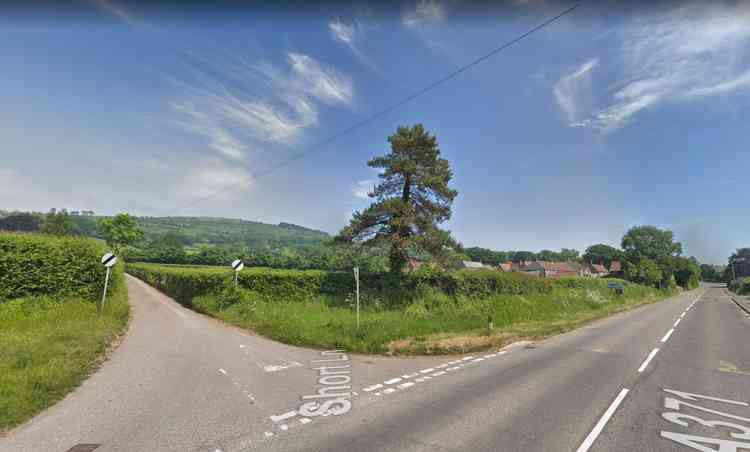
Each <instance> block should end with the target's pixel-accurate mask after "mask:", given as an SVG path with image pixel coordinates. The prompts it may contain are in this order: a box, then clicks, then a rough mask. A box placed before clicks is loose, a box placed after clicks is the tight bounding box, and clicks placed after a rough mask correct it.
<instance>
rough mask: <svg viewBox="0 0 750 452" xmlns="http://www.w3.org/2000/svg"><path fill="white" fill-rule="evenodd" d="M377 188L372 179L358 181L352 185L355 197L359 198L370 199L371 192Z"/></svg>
mask: <svg viewBox="0 0 750 452" xmlns="http://www.w3.org/2000/svg"><path fill="white" fill-rule="evenodd" d="M374 188H375V181H374V180H372V179H365V180H361V181H359V182H357V183H356V184H354V186H353V187H352V194H353V195H354V197H355V198H359V199H370V196H368V195H369V193H370V192H371V191H372V190H373V189H374Z"/></svg>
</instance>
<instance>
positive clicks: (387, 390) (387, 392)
mask: <svg viewBox="0 0 750 452" xmlns="http://www.w3.org/2000/svg"><path fill="white" fill-rule="evenodd" d="M394 392H396V390H395V389H393V388H386V389H384V390H383V393H385V394H392V393H394Z"/></svg>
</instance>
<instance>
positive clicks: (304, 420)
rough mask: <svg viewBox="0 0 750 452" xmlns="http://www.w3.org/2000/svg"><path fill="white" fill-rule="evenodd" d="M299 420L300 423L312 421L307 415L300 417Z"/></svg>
mask: <svg viewBox="0 0 750 452" xmlns="http://www.w3.org/2000/svg"><path fill="white" fill-rule="evenodd" d="M299 421H300V423H302V424H309V423H310V422H312V419H310V418H309V417H303V418H302V419H300V420H299Z"/></svg>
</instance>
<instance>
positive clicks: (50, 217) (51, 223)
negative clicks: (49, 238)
mask: <svg viewBox="0 0 750 452" xmlns="http://www.w3.org/2000/svg"><path fill="white" fill-rule="evenodd" d="M40 231H41V232H42V233H44V234H52V235H78V234H79V230H78V228H77V227H76V225H75V223H73V221H72V220H71V219H70V216H69V215H68V212H66V211H62V212H50V213H48V214H47V215H46V216H45V217H44V223H42V227H41V229H40Z"/></svg>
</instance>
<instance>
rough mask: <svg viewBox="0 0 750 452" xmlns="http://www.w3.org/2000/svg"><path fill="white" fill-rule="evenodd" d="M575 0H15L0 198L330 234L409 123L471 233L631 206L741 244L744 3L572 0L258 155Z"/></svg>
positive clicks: (700, 244)
mask: <svg viewBox="0 0 750 452" xmlns="http://www.w3.org/2000/svg"><path fill="white" fill-rule="evenodd" d="M191 5H192V4H191ZM568 6H569V4H565V3H555V2H534V1H528V2H523V1H516V2H509V3H508V4H507V5H504V6H496V7H492V8H490V7H488V6H486V5H484V4H482V5H479V4H472V3H467V2H459V1H437V0H429V1H428V0H418V1H416V2H405V3H399V4H396V3H387V4H385V5H383V4H380V5H378V6H369V5H367V4H366V3H361V4H354V5H344V4H341V3H330V4H324V5H322V6H319V7H315V8H313V7H309V9H306V10H303V11H299V10H292V9H291V8H290V7H287V8H278V9H270V8H266V9H263V10H256V11H252V10H249V9H244V10H240V9H237V8H233V9H230V8H229V7H217V8H214V9H212V10H209V9H208V8H198V7H195V6H190V7H187V8H185V9H182V10H177V9H173V8H170V7H166V6H164V7H161V6H160V7H148V6H144V4H130V3H126V2H116V1H112V0H94V1H91V2H89V3H85V2H84V3H80V4H76V6H75V8H73V7H71V8H69V9H64V10H57V11H53V10H51V9H44V8H36V9H33V10H32V9H24V8H23V7H17V8H15V9H13V10H9V11H6V13H7V14H3V15H2V17H3V18H2V19H0V21H1V22H0V56H1V57H2V61H3V73H2V77H0V99H2V104H1V105H0V133H2V138H1V139H0V140H2V141H1V143H2V145H1V146H0V157H1V159H0V209H24V210H29V209H34V210H44V211H46V210H48V209H49V208H50V207H53V206H55V207H58V208H60V207H67V208H68V209H69V210H78V209H91V210H94V211H96V212H97V213H103V214H106V213H115V212H120V211H127V212H130V213H134V214H137V215H155V216H159V215H166V214H170V215H210V216H229V217H239V218H246V219H251V220H258V221H265V222H271V223H276V222H279V221H287V222H293V223H297V224H301V225H305V226H308V227H314V228H319V229H323V230H326V231H329V232H332V233H333V232H336V231H337V230H338V229H340V228H341V227H342V226H343V225H344V224H345V223H346V222H347V220H348V218H349V217H350V215H351V213H352V212H353V211H354V210H357V209H361V208H363V207H365V206H366V205H367V204H368V201H367V199H364V198H366V197H364V196H363V194H364V193H366V191H367V190H368V189H369V187H371V185H372V183H373V181H374V180H375V179H376V178H377V174H376V173H375V172H373V171H372V170H371V169H369V168H368V167H367V166H366V162H367V160H369V159H370V158H371V157H373V156H375V155H379V154H383V153H385V152H387V142H386V137H387V136H388V135H389V134H390V133H392V132H393V131H394V130H395V128H396V127H397V126H399V125H409V124H414V123H417V122H420V123H423V124H424V125H425V127H427V128H428V129H429V130H430V131H431V132H433V133H434V134H436V135H437V137H438V140H439V143H440V146H441V150H442V152H443V154H444V156H445V157H446V158H448V159H449V160H450V162H451V164H452V166H453V169H454V172H455V180H454V187H455V188H457V189H458V190H459V196H458V198H457V199H456V201H455V203H454V216H453V219H452V220H451V221H450V223H449V224H448V225H447V227H448V228H449V229H451V230H452V231H453V233H454V235H455V236H456V237H457V238H458V239H459V240H460V241H461V242H463V243H464V244H465V245H467V246H471V245H478V246H484V247H488V248H493V249H530V250H539V249H543V248H548V249H559V248H561V247H566V248H576V249H579V250H583V249H585V247H586V246H588V245H590V244H593V243H598V242H603V243H609V244H613V245H617V244H619V239H620V238H621V236H622V234H623V233H624V232H625V231H626V230H627V228H628V227H630V226H633V225H637V224H654V225H656V226H660V227H668V228H671V229H672V230H674V231H675V233H676V235H677V238H678V239H679V240H681V241H682V242H683V245H684V248H685V252H686V253H687V254H694V255H696V256H697V257H698V258H699V259H701V260H702V261H707V262H714V263H721V262H724V261H725V259H726V257H727V256H728V255H729V254H730V253H731V252H732V250H733V249H734V248H737V247H740V246H748V245H750V236H748V232H747V231H748V228H747V224H748V221H750V210H748V209H747V203H748V196H747V193H748V188H749V187H748V182H747V180H748V179H747V174H748V173H749V172H750V163H749V161H750V159H748V151H749V150H750V146H749V145H748V144H749V143H748V141H749V138H748V133H747V130H748V120H747V118H748V117H750V45H748V44H750V5H749V4H748V3H740V4H739V5H737V4H735V3H734V2H731V3H726V4H722V3H719V2H711V3H710V5H709V4H707V3H706V2H704V3H684V2H683V3H679V4H669V3H658V4H657V6H652V7H646V6H639V5H638V4H629V6H627V7H625V6H612V5H611V4H607V5H602V4H601V3H596V2H589V3H584V4H582V6H580V7H579V8H578V9H576V10H575V11H574V12H573V13H571V14H570V15H568V16H565V17H564V18H562V19H561V20H559V21H557V22H555V23H553V24H552V25H550V26H548V27H547V28H545V29H543V30H542V31H540V32H538V33H536V34H534V35H532V36H530V37H529V38H527V39H525V40H523V41H521V42H519V43H518V44H516V45H514V46H512V47H510V48H508V49H507V50H505V51H503V52H501V53H499V54H498V55H495V56H494V57H492V58H490V59H488V60H486V61H484V62H483V63H481V64H480V65H478V66H476V67H474V68H472V69H471V70H469V71H467V72H465V73H463V74H462V75H460V76H459V77H457V78H455V79H453V80H451V81H449V82H448V83H446V84H444V85H442V86H440V87H438V88H436V89H434V90H432V91H430V92H429V93H428V94H426V95H424V96H422V97H420V98H418V99H416V100H414V101H413V102H411V103H409V104H407V105H404V106H403V107H400V108H398V109H397V110H395V111H393V112H392V113H390V114H388V115H386V116H384V117H382V118H380V119H378V120H376V121H374V122H372V123H370V124H368V125H366V126H365V127H362V128H360V129H358V130H356V131H354V132H352V133H350V134H347V135H345V136H343V137H341V138H339V139H337V140H335V141H333V142H332V143H330V144H327V145H325V146H323V147H322V148H320V149H319V150H318V151H316V152H313V153H309V154H307V155H306V156H305V157H304V158H302V159H300V160H296V161H294V162H292V163H290V164H288V165H285V166H282V167H280V168H278V169H275V170H273V171H270V172H269V171H268V169H269V168H273V167H274V166H275V165H277V164H278V163H279V162H283V161H285V159H287V158H289V157H290V156H292V155H294V154H295V153H296V152H299V151H301V150H304V149H307V148H309V147H311V146H313V145H315V144H316V143H318V142H320V141H321V140H324V139H326V138H328V137H329V136H331V135H334V134H336V133H337V132H339V131H341V130H343V129H345V128H347V127H348V126H350V125H351V124H354V123H356V122H357V121H360V120H362V119H364V118H366V117H368V116H369V115H371V114H372V113H374V112H376V111H378V110H380V109H382V108H384V107H387V106H388V105H390V104H392V103H394V102H397V101H399V100H400V99H402V98H404V97H405V96H407V95H409V94H411V93H412V92H414V91H417V90H419V89H421V88H422V87H424V86H425V85H427V84H429V83H430V82H432V81H434V80H436V79H437V78H439V77H441V76H443V75H445V74H447V73H449V72H451V71H452V70H455V69H456V68H458V67H460V66H461V65H463V64H466V63H468V62H470V61H471V60H473V59H475V58H477V57H479V56H481V55H482V54H484V53H486V52H488V51H490V50H492V49H493V48H495V47H497V46H499V45H500V44H502V43H504V42H506V41H508V40H510V39H512V38H514V37H516V36H517V35H519V34H521V33H523V32H525V31H527V30H528V29H529V28H531V27H533V26H534V25H536V24H538V23H540V22H542V21H544V20H546V19H547V18H549V17H551V16H554V15H555V14H557V13H559V12H560V11H562V10H563V9H565V8H567V7H568ZM61 13H63V14H62V15H60V14H61ZM228 186H231V187H232V188H231V189H230V190H227V191H225V192H222V193H220V194H218V195H217V196H213V197H211V198H209V199H203V198H204V197H206V196H208V195H211V194H214V193H216V192H217V191H219V190H222V189H224V188H225V187H228ZM196 200H199V202H196Z"/></svg>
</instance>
